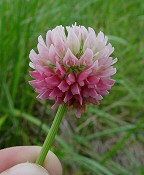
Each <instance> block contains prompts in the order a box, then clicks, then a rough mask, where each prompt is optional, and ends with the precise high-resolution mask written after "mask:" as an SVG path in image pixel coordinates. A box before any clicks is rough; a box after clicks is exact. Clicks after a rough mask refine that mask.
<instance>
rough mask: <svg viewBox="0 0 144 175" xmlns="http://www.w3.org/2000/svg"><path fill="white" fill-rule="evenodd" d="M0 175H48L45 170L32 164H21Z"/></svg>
mask: <svg viewBox="0 0 144 175" xmlns="http://www.w3.org/2000/svg"><path fill="white" fill-rule="evenodd" d="M0 175H49V174H48V172H47V170H46V169H45V168H43V167H41V166H39V165H37V164H34V163H21V164H18V165H16V166H14V167H12V168H11V169H9V170H7V171H5V172H3V173H1V174H0Z"/></svg>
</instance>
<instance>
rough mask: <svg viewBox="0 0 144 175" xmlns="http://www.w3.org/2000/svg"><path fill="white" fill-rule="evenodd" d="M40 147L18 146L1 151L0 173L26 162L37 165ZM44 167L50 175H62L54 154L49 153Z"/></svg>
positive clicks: (59, 164)
mask: <svg viewBox="0 0 144 175" xmlns="http://www.w3.org/2000/svg"><path fill="white" fill-rule="evenodd" d="M40 150H41V147H38V146H18V147H11V148H6V149H3V150H0V173H1V172H3V171H5V170H7V169H9V168H11V167H13V166H15V165H17V164H20V163H25V162H32V163H35V162H36V159H37V157H38V155H39V153H40ZM44 167H45V168H46V169H47V170H48V172H49V174H50V175H62V167H61V163H60V161H59V160H58V158H57V157H56V156H55V154H54V153H52V152H51V151H49V153H48V155H47V158H46V160H45V163H44Z"/></svg>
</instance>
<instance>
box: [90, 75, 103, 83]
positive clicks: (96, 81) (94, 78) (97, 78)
mask: <svg viewBox="0 0 144 175" xmlns="http://www.w3.org/2000/svg"><path fill="white" fill-rule="evenodd" d="M99 80H100V78H99V77H97V76H89V77H88V78H87V82H88V84H97V83H98V82H99Z"/></svg>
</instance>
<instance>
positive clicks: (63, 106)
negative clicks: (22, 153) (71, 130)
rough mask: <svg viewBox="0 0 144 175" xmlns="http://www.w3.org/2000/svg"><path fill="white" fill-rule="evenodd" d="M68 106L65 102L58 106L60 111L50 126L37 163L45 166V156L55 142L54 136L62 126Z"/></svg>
mask: <svg viewBox="0 0 144 175" xmlns="http://www.w3.org/2000/svg"><path fill="white" fill-rule="evenodd" d="M66 108H67V105H66V104H65V103H63V104H61V105H60V106H59V108H58V111H57V113H56V116H55V118H54V121H53V123H52V126H51V128H50V131H49V133H48V135H47V137H46V139H45V142H44V144H43V146H42V149H41V152H40V154H39V157H38V159H37V161H36V163H37V164H39V165H41V166H43V164H44V161H45V158H46V156H47V153H48V151H49V150H50V148H51V146H52V144H53V142H54V138H55V136H56V133H57V131H58V128H59V126H60V123H61V121H62V118H63V116H64V114H65V112H66Z"/></svg>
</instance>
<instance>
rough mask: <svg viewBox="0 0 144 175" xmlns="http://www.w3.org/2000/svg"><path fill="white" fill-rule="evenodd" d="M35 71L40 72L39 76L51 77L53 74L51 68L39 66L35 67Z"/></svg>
mask: <svg viewBox="0 0 144 175" xmlns="http://www.w3.org/2000/svg"><path fill="white" fill-rule="evenodd" d="M35 69H36V70H37V71H38V72H40V73H41V74H45V75H47V76H51V75H53V74H54V71H53V70H52V69H51V68H48V67H46V66H40V65H36V66H35Z"/></svg>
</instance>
